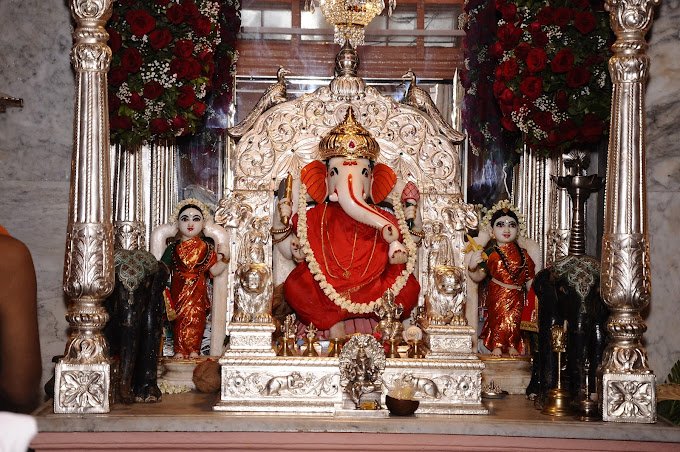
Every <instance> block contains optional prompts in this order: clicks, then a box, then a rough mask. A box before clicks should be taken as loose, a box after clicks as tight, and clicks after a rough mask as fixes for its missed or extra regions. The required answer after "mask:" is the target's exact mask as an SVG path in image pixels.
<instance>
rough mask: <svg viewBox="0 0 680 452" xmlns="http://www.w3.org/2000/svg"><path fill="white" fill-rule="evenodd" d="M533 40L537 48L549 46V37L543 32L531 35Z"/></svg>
mask: <svg viewBox="0 0 680 452" xmlns="http://www.w3.org/2000/svg"><path fill="white" fill-rule="evenodd" d="M531 38H532V39H533V40H534V41H533V43H534V46H536V47H545V45H546V44H548V35H547V34H545V33H544V32H543V30H538V31H536V32H534V33H531Z"/></svg>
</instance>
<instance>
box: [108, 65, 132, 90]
mask: <svg viewBox="0 0 680 452" xmlns="http://www.w3.org/2000/svg"><path fill="white" fill-rule="evenodd" d="M127 74H128V73H127V71H125V70H123V69H122V68H120V67H114V68H113V69H111V70H110V71H109V83H110V84H111V85H112V86H120V85H121V83H123V82H124V81H125V80H127Z"/></svg>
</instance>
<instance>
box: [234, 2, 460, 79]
mask: <svg viewBox="0 0 680 452" xmlns="http://www.w3.org/2000/svg"><path fill="white" fill-rule="evenodd" d="M462 3H463V0H397V8H399V6H400V5H410V9H411V11H414V12H415V13H416V27H417V29H418V31H415V32H414V33H413V35H412V36H415V39H414V40H413V42H412V44H411V45H388V44H384V43H383V44H380V45H364V46H360V47H359V48H358V49H357V51H358V53H359V58H360V60H361V62H360V66H359V75H361V76H362V77H374V78H391V79H393V78H399V77H401V75H402V74H404V73H405V72H406V71H407V70H408V69H409V68H411V69H413V71H414V72H415V73H416V74H417V75H418V77H427V78H432V79H452V78H453V75H454V72H455V70H456V69H457V68H462V67H463V51H462V47H461V39H460V36H455V37H451V41H453V45H451V44H449V46H446V47H444V46H442V47H437V46H434V45H426V44H425V41H426V38H425V35H426V34H427V33H428V31H427V30H425V25H424V24H425V16H426V15H425V10H426V8H428V7H432V5H435V6H434V7H435V8H447V7H448V6H450V7H451V8H454V10H455V11H460V10H461V9H462ZM303 5H304V3H303V2H301V1H300V0H266V1H262V0H250V1H249V2H246V1H244V2H243V8H249V7H254V8H257V9H270V8H275V9H288V8H290V10H291V13H292V24H291V25H292V27H291V28H290V31H291V33H290V40H270V39H240V40H239V42H238V47H237V48H238V51H239V59H238V62H237V73H238V75H242V76H271V75H274V74H275V73H276V70H277V68H278V66H279V65H282V66H284V67H286V68H287V69H289V70H290V71H291V72H292V75H296V76H313V77H329V76H332V75H333V70H334V63H335V55H336V54H337V52H338V50H339V49H340V46H339V45H337V44H333V43H332V35H331V34H328V32H327V31H326V33H327V38H326V37H324V39H323V40H319V41H308V40H303V39H301V37H300V33H304V32H305V31H308V30H301V29H300V13H301V11H302V8H303ZM383 14H384V13H383ZM421 30H422V31H421ZM446 32H449V33H452V34H455V33H458V35H460V31H446ZM400 33H401V35H402V36H403V34H404V31H401V32H400ZM406 33H408V32H406ZM435 33H436V31H435ZM321 34H323V32H321ZM372 34H374V35H376V34H380V31H379V30H373V31H369V32H368V33H367V38H370V37H371V35H372ZM263 35H265V34H263ZM367 41H370V39H367Z"/></svg>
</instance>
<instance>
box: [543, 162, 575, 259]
mask: <svg viewBox="0 0 680 452" xmlns="http://www.w3.org/2000/svg"><path fill="white" fill-rule="evenodd" d="M549 166H550V170H549V171H550V176H553V177H560V176H566V175H567V171H566V167H565V166H564V157H563V156H559V157H554V158H551V159H550V161H549ZM549 184H550V204H549V217H550V226H549V228H548V232H547V236H546V250H545V266H546V267H548V266H549V265H552V263H553V262H555V261H556V260H557V259H559V258H561V257H564V256H566V255H567V254H568V252H569V231H570V228H571V209H570V205H569V196H568V195H567V191H566V190H565V189H564V188H560V187H558V186H557V184H556V183H555V181H554V180H553V178H552V177H551V179H550V181H549Z"/></svg>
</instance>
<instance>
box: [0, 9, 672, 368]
mask: <svg viewBox="0 0 680 452" xmlns="http://www.w3.org/2000/svg"><path fill="white" fill-rule="evenodd" d="M662 1H663V4H662V6H661V8H660V11H659V14H658V15H657V19H656V21H655V24H654V28H653V33H652V35H651V36H650V42H651V47H650V52H649V53H650V55H651V57H652V69H651V80H650V84H649V88H648V95H647V110H648V118H649V119H648V144H649V149H648V162H647V174H648V207H649V234H650V237H651V248H652V272H653V276H652V284H653V294H652V302H651V306H650V309H649V313H648V316H647V323H648V332H647V333H646V334H645V339H646V343H647V348H648V351H649V360H650V366H651V368H652V369H653V370H654V372H655V373H656V375H657V376H658V378H659V380H660V381H663V380H664V379H665V378H666V375H667V374H668V372H669V370H670V368H671V366H672V365H673V363H674V362H675V361H676V360H678V359H680V329H678V328H677V324H678V321H680V314H678V310H677V305H678V304H679V303H680V278H678V273H679V272H680V246H679V245H678V242H677V241H676V240H677V239H676V238H675V237H676V231H675V230H674V229H673V228H674V227H676V226H677V225H678V224H680V194H679V193H678V192H679V191H680V144H679V143H680V127H678V126H677V124H676V122H677V121H678V120H680V77H679V76H678V74H680V0H662ZM71 29H72V25H71V19H70V13H69V10H68V1H67V0H62V1H59V2H54V1H53V2H46V1H44V0H2V1H1V2H0V91H2V92H4V93H7V94H10V95H13V96H15V97H21V98H23V99H24V107H23V108H22V109H10V110H8V111H7V112H6V113H0V224H3V225H4V226H5V227H6V228H7V229H8V230H9V231H10V232H11V233H12V234H13V235H15V236H16V237H18V238H19V239H21V240H23V241H24V242H26V243H27V245H28V246H29V248H30V249H31V252H32V253H33V259H34V261H35V266H36V269H37V273H38V302H39V317H40V336H41V344H42V362H43V367H44V378H43V380H45V381H46V380H47V379H48V378H49V374H50V373H51V371H52V369H53V365H52V363H51V358H52V356H54V355H58V354H61V353H63V349H64V344H65V342H66V327H67V323H66V320H64V314H65V311H66V307H65V301H64V297H63V295H62V291H61V279H62V268H63V255H64V246H65V233H66V221H67V209H68V179H69V172H70V157H71V149H72V130H73V104H74V97H73V96H74V83H73V71H72V69H71V66H70V62H69V51H70V48H71V42H72V41H71V34H70V33H71Z"/></svg>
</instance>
